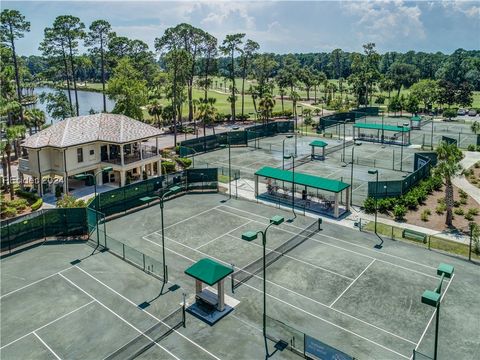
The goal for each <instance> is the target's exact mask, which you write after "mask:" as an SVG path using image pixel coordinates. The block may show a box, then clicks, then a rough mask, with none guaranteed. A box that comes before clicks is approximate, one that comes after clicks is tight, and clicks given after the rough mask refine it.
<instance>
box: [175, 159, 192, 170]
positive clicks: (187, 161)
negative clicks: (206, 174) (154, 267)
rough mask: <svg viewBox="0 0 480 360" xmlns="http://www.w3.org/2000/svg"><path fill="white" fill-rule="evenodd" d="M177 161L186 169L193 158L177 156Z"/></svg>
mask: <svg viewBox="0 0 480 360" xmlns="http://www.w3.org/2000/svg"><path fill="white" fill-rule="evenodd" d="M176 160H177V163H179V164H180V165H181V166H182V167H183V168H184V169H186V168H188V167H190V165H192V159H190V158H177V159H176Z"/></svg>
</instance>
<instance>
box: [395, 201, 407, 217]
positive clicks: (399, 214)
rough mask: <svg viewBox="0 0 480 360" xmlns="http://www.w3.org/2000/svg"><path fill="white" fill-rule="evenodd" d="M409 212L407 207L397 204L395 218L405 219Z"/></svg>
mask: <svg viewBox="0 0 480 360" xmlns="http://www.w3.org/2000/svg"><path fill="white" fill-rule="evenodd" d="M406 213H407V209H406V208H405V206H403V205H400V204H398V205H395V207H394V208H393V215H394V216H395V220H403V218H404V217H405V215H406Z"/></svg>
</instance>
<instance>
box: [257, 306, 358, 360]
mask: <svg viewBox="0 0 480 360" xmlns="http://www.w3.org/2000/svg"><path fill="white" fill-rule="evenodd" d="M266 320H267V323H266V337H267V339H269V340H271V341H273V342H274V343H275V344H276V345H275V348H277V349H281V350H284V349H288V350H290V351H291V352H293V353H294V354H296V355H298V356H301V357H303V358H305V359H336V360H354V359H355V358H354V357H352V356H350V355H347V354H345V353H344V352H342V351H340V350H338V349H336V348H334V347H332V346H330V345H328V344H326V343H324V342H322V341H320V340H318V339H316V338H314V337H312V336H310V335H307V334H305V333H304V332H302V331H300V330H297V329H295V328H293V327H292V326H290V325H287V324H285V323H284V322H282V321H280V320H277V319H274V318H273V317H270V316H268V315H267V316H266Z"/></svg>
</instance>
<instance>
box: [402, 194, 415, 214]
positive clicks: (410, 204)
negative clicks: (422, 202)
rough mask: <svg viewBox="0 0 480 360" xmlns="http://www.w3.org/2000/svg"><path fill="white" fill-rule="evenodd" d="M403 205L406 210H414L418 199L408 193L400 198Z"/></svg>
mask: <svg viewBox="0 0 480 360" xmlns="http://www.w3.org/2000/svg"><path fill="white" fill-rule="evenodd" d="M401 202H402V203H403V205H405V206H406V207H407V208H409V209H411V210H415V209H416V208H417V206H418V198H417V197H416V196H415V194H414V193H413V192H412V191H410V192H408V193H407V194H405V195H404V196H402V201H401Z"/></svg>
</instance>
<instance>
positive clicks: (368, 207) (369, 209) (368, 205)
mask: <svg viewBox="0 0 480 360" xmlns="http://www.w3.org/2000/svg"><path fill="white" fill-rule="evenodd" d="M363 207H364V208H365V212H366V213H367V214H373V213H374V212H375V199H374V198H373V197H368V198H366V199H365V201H364V202H363Z"/></svg>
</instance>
